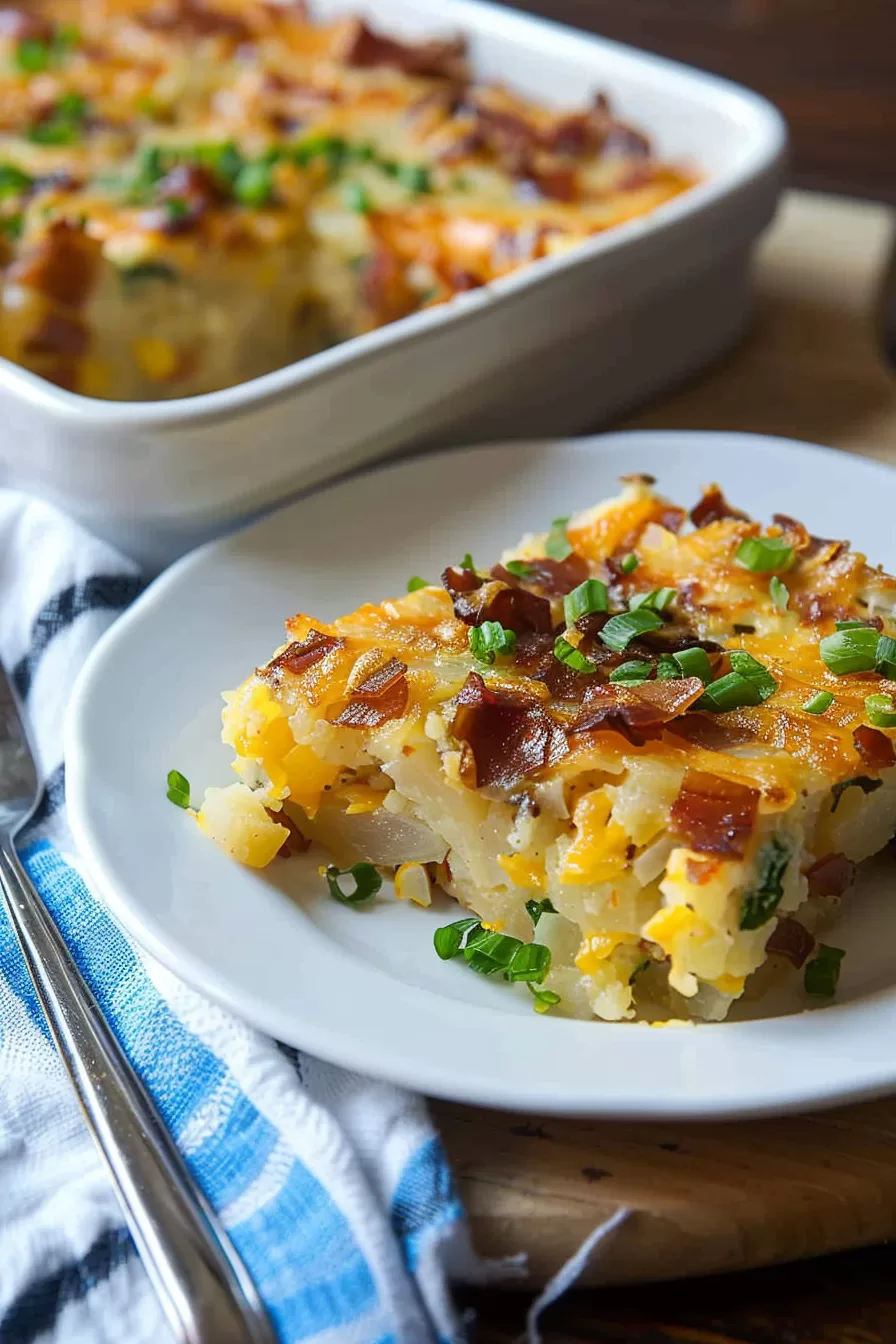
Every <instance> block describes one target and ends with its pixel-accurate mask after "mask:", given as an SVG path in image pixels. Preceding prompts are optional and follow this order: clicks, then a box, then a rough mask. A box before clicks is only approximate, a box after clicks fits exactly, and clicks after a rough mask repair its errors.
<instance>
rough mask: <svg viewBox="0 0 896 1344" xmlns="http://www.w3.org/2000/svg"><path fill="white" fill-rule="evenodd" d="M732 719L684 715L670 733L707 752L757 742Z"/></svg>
mask: <svg viewBox="0 0 896 1344" xmlns="http://www.w3.org/2000/svg"><path fill="white" fill-rule="evenodd" d="M629 647H631V646H629ZM732 717H733V716H732V715H731V714H683V715H682V716H681V718H680V719H676V720H675V722H674V723H670V724H669V727H668V731H669V732H670V733H674V735H675V736H676V737H680V738H681V739H682V740H683V741H685V742H690V743H691V745H692V746H695V747H703V748H704V749H705V750H706V751H730V750H731V749H732V747H739V746H743V745H744V744H746V743H747V742H755V741H756V735H755V733H754V732H753V730H752V729H751V728H747V727H744V725H743V724H737V723H731V722H729V720H730V719H731V718H732Z"/></svg>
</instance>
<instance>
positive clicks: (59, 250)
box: [9, 220, 101, 308]
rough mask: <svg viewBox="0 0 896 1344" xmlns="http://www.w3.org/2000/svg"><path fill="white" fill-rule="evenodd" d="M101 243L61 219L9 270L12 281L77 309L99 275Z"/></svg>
mask: <svg viewBox="0 0 896 1344" xmlns="http://www.w3.org/2000/svg"><path fill="white" fill-rule="evenodd" d="M100 260H101V245H100V243H99V242H97V240H96V239H94V238H88V237H87V235H86V233H84V232H83V231H82V230H81V229H78V228H75V226H74V225H73V224H68V223H67V222H66V221H65V220H58V221H57V222H56V223H55V224H53V225H51V227H50V229H49V230H48V231H47V234H46V236H45V237H44V238H43V239H42V240H41V241H40V242H39V243H38V244H37V246H36V247H34V248H33V249H32V250H31V251H30V252H29V253H28V254H27V255H26V256H24V257H22V258H21V259H20V260H19V261H17V262H15V263H14V264H13V265H12V266H11V267H10V269H9V278H10V280H12V281H14V282H15V283H16V284H19V285H25V286H27V287H28V288H29V289H36V290H39V291H40V293H41V294H46V296H47V297H48V298H50V299H54V300H55V301H56V302H57V303H59V304H62V305H63V307H66V308H80V306H81V305H82V304H83V303H84V302H85V301H86V299H87V298H88V296H89V294H90V291H91V290H92V288H93V285H94V281H95V280H96V278H97V276H98V274H99V267H100Z"/></svg>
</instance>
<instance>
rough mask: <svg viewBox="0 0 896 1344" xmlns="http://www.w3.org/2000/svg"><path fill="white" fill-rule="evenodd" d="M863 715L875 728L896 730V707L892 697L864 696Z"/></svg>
mask: <svg viewBox="0 0 896 1344" xmlns="http://www.w3.org/2000/svg"><path fill="white" fill-rule="evenodd" d="M865 713H866V714H867V715H868V717H869V719H870V720H871V722H872V723H873V724H874V726H875V728H896V705H894V704H893V697H892V695H866V696H865Z"/></svg>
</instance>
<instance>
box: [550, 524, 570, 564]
mask: <svg viewBox="0 0 896 1344" xmlns="http://www.w3.org/2000/svg"><path fill="white" fill-rule="evenodd" d="M569 518H570V515H569V514H567V515H566V517H565V518H555V519H554V521H553V522H552V523H551V530H550V532H549V533H548V537H547V541H546V542H545V543H544V553H545V555H549V556H550V557H551V559H552V560H565V559H566V557H567V556H568V555H572V547H571V546H570V544H569V539H568V537H567V535H566V524H567V523H568V522H569Z"/></svg>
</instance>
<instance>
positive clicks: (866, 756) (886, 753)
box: [852, 723, 896, 770]
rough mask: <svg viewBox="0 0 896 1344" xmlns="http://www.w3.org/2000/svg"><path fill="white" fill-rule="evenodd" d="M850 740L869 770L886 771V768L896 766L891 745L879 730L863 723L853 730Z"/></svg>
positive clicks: (884, 734) (895, 758)
mask: <svg viewBox="0 0 896 1344" xmlns="http://www.w3.org/2000/svg"><path fill="white" fill-rule="evenodd" d="M852 740H853V742H855V744H856V751H857V752H858V753H859V755H860V756H861V758H862V760H863V761H864V762H865V764H866V765H867V766H868V768H869V769H870V770H886V769H887V767H888V766H891V765H896V751H894V749H893V743H892V742H891V741H890V739H889V738H888V737H887V735H886V733H882V732H881V731H880V729H879V728H870V727H869V726H868V724H867V723H863V724H861V725H860V726H859V727H858V728H855V729H854V730H853V734H852Z"/></svg>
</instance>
